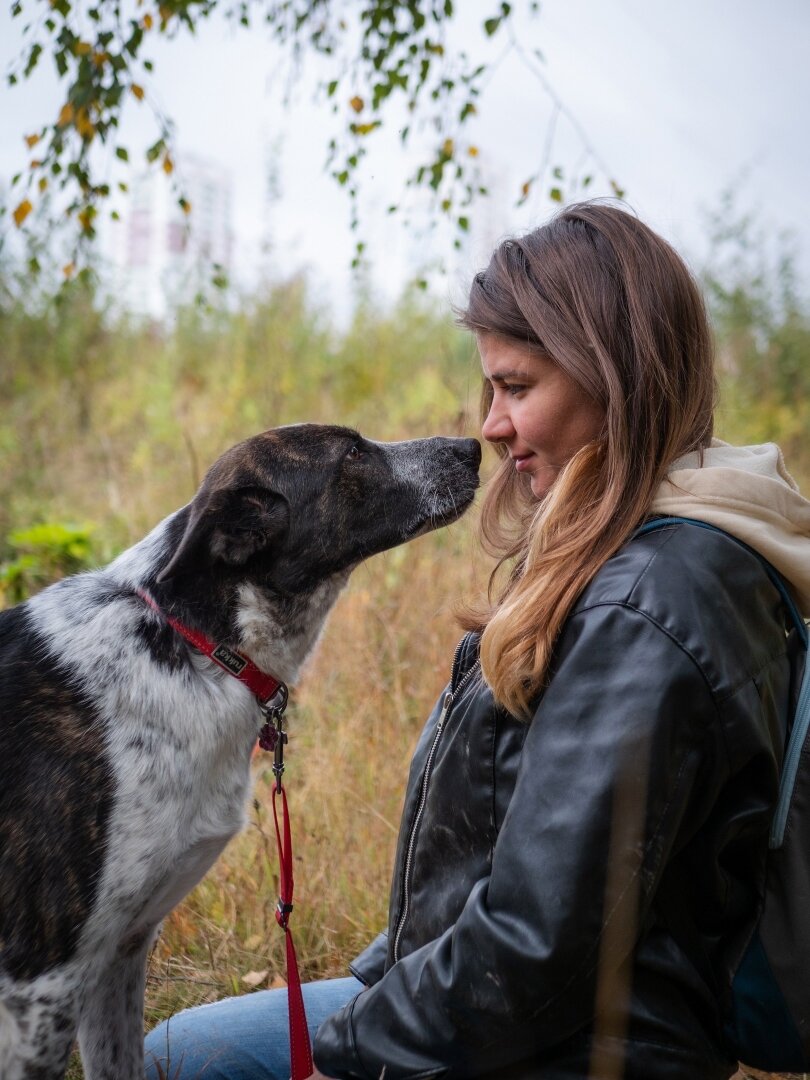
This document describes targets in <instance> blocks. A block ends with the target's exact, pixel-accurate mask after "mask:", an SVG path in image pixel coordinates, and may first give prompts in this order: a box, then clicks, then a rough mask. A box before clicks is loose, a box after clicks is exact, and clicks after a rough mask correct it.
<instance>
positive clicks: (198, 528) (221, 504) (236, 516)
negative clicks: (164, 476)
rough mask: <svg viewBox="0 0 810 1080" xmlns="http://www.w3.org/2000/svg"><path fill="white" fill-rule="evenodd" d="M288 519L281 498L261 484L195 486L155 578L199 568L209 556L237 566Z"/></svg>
mask: <svg viewBox="0 0 810 1080" xmlns="http://www.w3.org/2000/svg"><path fill="white" fill-rule="evenodd" d="M288 524H289V508H288V506H287V502H286V500H285V499H283V498H282V497H281V496H280V495H277V494H275V493H274V492H272V491H268V490H267V489H266V488H259V487H245V488H237V489H236V490H233V489H220V490H215V491H212V492H206V493H205V494H204V495H203V493H202V492H200V494H199V495H198V496H197V498H196V499H195V500H194V501H193V502H192V504H191V507H190V513H189V517H188V523H187V525H186V529H185V531H184V533H183V535H182V536H181V538H180V542H179V544H178V545H177V548H176V549H175V552H174V554H173V555H172V557H171V558H170V560H169V562H168V563H167V564H166V566H164V567H163V569H162V570H161V571H160V573H159V574H158V576H157V581H158V582H161V581H166V580H167V579H168V578H174V577H180V576H181V575H183V574H190V573H195V572H200V571H204V570H205V569H207V568H208V567H209V566H211V565H212V564H213V563H215V562H224V563H227V564H228V565H230V566H241V565H242V564H243V563H245V562H247V560H248V559H249V558H250V557H251V555H255V554H256V553H257V552H259V551H263V550H266V549H267V548H269V547H270V546H271V545H272V544H273V543H274V542H275V541H276V540H278V539H279V537H281V536H282V535H283V534H284V533H285V532H286V530H287V526H288Z"/></svg>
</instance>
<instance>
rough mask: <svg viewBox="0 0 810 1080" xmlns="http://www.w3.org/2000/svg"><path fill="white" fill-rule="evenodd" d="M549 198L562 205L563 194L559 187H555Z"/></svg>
mask: <svg viewBox="0 0 810 1080" xmlns="http://www.w3.org/2000/svg"><path fill="white" fill-rule="evenodd" d="M548 197H549V198H550V199H551V201H552V202H558V203H561V202H562V201H563V193H562V191H561V190H560V188H558V187H553V188H552V189H551V191H550V192H549V193H548Z"/></svg>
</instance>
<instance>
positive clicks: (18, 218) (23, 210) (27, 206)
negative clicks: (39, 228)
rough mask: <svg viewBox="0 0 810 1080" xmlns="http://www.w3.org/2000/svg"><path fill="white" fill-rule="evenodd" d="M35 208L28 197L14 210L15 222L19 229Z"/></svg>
mask: <svg viewBox="0 0 810 1080" xmlns="http://www.w3.org/2000/svg"><path fill="white" fill-rule="evenodd" d="M33 209H34V208H33V206H32V205H31V203H30V202H29V201H28V199H23V201H22V202H21V203H20V205H19V206H18V207H17V209H16V210H15V211H14V224H15V225H16V226H17V228H18V229H19V227H20V226H21V225H22V223H23V222H24V221H25V219H26V218H27V217H28V215H29V214H30V213H31V211H32V210H33Z"/></svg>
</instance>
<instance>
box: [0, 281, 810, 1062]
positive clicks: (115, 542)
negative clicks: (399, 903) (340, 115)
mask: <svg viewBox="0 0 810 1080" xmlns="http://www.w3.org/2000/svg"><path fill="white" fill-rule="evenodd" d="M3 297H4V299H3ZM735 310H736V309H735ZM779 310H782V309H777V308H774V309H773V311H774V318H773V319H772V320H771V322H770V323H768V325H767V326H764V325H763V323H762V319H761V316H760V315H757V313H756V312H755V313H754V315H752V316H751V318H750V319H749V321H748V323H745V321H744V318H743V316H741V315H740V314H739V312H737V314H736V315H734V312H733V311H732V310H731V308H730V307H729V306H728V305H727V306H726V307H725V308H723V307H722V305H720V306H718V307H717V310H716V320H717V326H718V336H719V342H720V356H721V361H722V383H723V385H722V389H723V395H724V396H723V399H722V400H723V406H722V410H721V414H720V423H719V432H718V433H719V434H720V435H721V436H724V435H725V436H728V437H730V438H732V439H733V440H734V441H758V440H760V439H762V438H774V437H775V438H777V439H780V440H782V441H783V442H784V443H785V448H786V450H787V451H788V454H789V457H788V460H789V464H790V465H791V466H792V468H793V470H794V472H795V474H796V475H797V478H799V479H801V480H802V481H803V483H804V485H805V487H806V486H807V484H808V481H810V447H808V445H807V441H806V431H807V430H808V414H807V401H808V395H807V394H805V393H804V390H805V389H807V387H806V382H807V380H808V379H809V378H810V375H808V370H810V346H809V345H808V343H810V330H808V323H807V319H806V317H805V316H804V315H801V313H796V312H794V313H792V314H791V313H790V312H787V313H785V312H784V311H783V314H782V316H781V321H779V319H777V317H776V316H777V315H778V311H779ZM732 315H734V318H732ZM735 319H736V321H735ZM757 319H759V322H757ZM724 320H725V321H724ZM0 341H2V365H1V366H0V395H2V400H3V410H2V414H1V415H0V456H2V468H1V469H0V601H1V602H3V603H6V604H8V603H12V602H14V601H16V600H17V599H21V598H23V597H24V596H25V595H27V594H29V593H30V592H32V591H35V590H36V589H38V588H40V587H41V586H42V585H44V584H46V583H47V582H48V581H50V580H53V579H54V578H56V577H58V576H60V575H61V574H63V573H65V572H68V571H71V570H73V569H81V568H83V567H85V566H89V565H93V564H98V563H102V562H106V561H107V560H108V559H109V558H110V557H112V556H113V555H114V554H115V553H116V552H118V551H120V550H122V549H123V548H124V547H126V546H128V545H129V544H130V543H132V542H134V541H135V540H137V539H139V538H140V537H141V536H142V535H143V534H144V533H145V532H146V531H147V530H148V529H149V528H150V527H151V526H152V525H153V524H154V523H156V522H157V521H158V520H160V519H161V518H162V517H163V516H164V515H165V514H167V513H168V512H170V511H171V510H173V509H175V508H176V507H177V506H179V505H182V504H183V503H184V502H186V501H188V499H189V498H190V497H191V495H192V494H193V491H194V490H195V487H196V485H197V483H198V482H199V480H200V479H201V477H202V474H203V473H204V471H205V468H206V466H207V465H208V464H209V463H210V462H211V461H213V459H214V458H215V457H216V456H217V454H218V453H219V452H221V451H222V450H223V449H224V448H226V447H227V446H229V445H230V444H232V443H233V442H235V441H237V440H238V439H240V438H244V437H246V436H248V435H251V434H253V433H255V432H256V431H258V430H261V429H263V428H266V427H270V426H275V425H277V424H280V423H288V422H293V421H299V420H318V421H323V422H341V423H346V424H351V425H354V426H357V427H359V428H360V429H361V430H362V431H363V432H364V433H365V434H368V435H370V436H371V437H374V438H385V439H394V438H403V437H411V436H421V435H428V434H433V433H442V434H476V433H477V395H478V385H479V376H478V373H477V367H476V364H477V361H476V358H475V353H474V348H473V344H472V342H471V340H470V339H469V337H468V336H466V335H464V334H462V333H461V332H460V331H459V330H457V329H456V328H455V327H454V326H453V325H452V322H451V320H450V318H449V317H448V315H447V314H446V312H445V311H443V310H441V309H438V310H437V308H436V307H435V306H434V305H432V304H431V303H430V301H429V300H427V299H425V298H423V297H421V295H418V294H417V295H409V296H406V297H405V298H403V300H402V302H401V303H400V305H399V306H398V307H397V308H396V309H395V310H394V311H392V312H379V311H377V310H375V308H374V306H373V304H371V302H369V301H366V302H365V303H361V304H360V305H359V307H358V312H357V314H356V316H355V319H354V321H353V323H352V325H351V326H350V327H349V328H348V329H347V330H344V331H341V332H338V331H336V330H335V329H334V328H333V327H332V325H331V322H330V319H329V316H328V314H327V313H324V312H323V311H319V310H317V309H316V308H314V307H313V305H312V304H311V302H310V301H309V299H308V297H307V292H306V286H305V283H304V282H303V281H302V280H298V279H296V280H292V281H289V282H286V283H283V284H279V285H275V286H273V287H272V288H268V289H267V290H265V291H264V292H263V293H262V294H261V295H260V296H255V297H248V298H243V299H242V301H241V302H240V303H239V304H237V305H235V306H234V307H232V308H231V309H228V310H226V309H224V308H223V309H222V310H219V311H216V310H214V311H212V310H203V309H190V310H187V311H184V312H181V313H180V314H179V316H178V319H177V323H176V325H175V326H174V327H173V328H171V329H169V330H166V329H161V328H158V327H150V326H144V325H139V324H135V323H131V322H128V321H127V320H125V319H121V318H113V317H112V316H111V315H110V314H109V313H106V314H105V312H104V310H103V305H100V304H99V303H98V301H97V299H96V298H95V297H94V295H93V293H92V290H87V289H85V288H84V287H83V286H82V285H81V283H76V285H75V287H71V288H69V289H68V290H67V291H66V292H64V293H63V294H62V295H61V298H60V299H59V300H58V301H54V299H53V298H52V297H50V296H47V295H41V296H39V297H38V298H35V299H34V300H33V301H31V300H29V301H27V302H24V301H23V300H22V299H20V294H19V292H18V291H15V290H14V289H12V288H10V287H9V289H8V291H7V293H2V292H0ZM785 357H786V358H787V359H785ZM791 451H792V455H791ZM488 569H489V568H488V565H487V562H486V560H485V559H484V557H483V556H482V555H480V553H479V552H478V549H477V545H476V540H475V515H474V513H473V514H471V515H469V516H468V517H467V518H466V519H464V520H463V521H462V522H460V523H458V524H456V525H455V526H453V527H452V528H450V529H449V530H446V531H443V532H440V533H437V534H435V535H432V536H429V537H425V538H421V539H419V540H417V541H414V542H412V543H411V544H409V545H407V546H406V547H404V548H401V549H398V550H396V551H394V552H390V553H388V554H386V555H383V556H378V557H377V558H375V559H373V560H371V561H370V562H369V563H368V564H366V565H364V566H363V567H362V568H361V569H360V570H358V571H357V572H356V573H355V575H354V577H353V579H352V581H351V583H350V585H349V587H348V589H347V590H346V592H345V593H344V595H343V596H342V598H341V600H340V601H339V603H338V605H337V608H336V610H335V611H334V613H333V615H332V617H331V620H330V622H329V624H328V628H327V631H326V633H325V635H324V638H323V641H322V643H321V646H320V648H319V651H318V653H317V655H316V657H315V658H314V661H313V662H312V664H311V666H310V668H309V669H308V671H307V673H306V677H305V679H304V680H303V682H302V683H301V685H300V686H299V687H298V688H296V690H295V693H294V695H293V699H292V704H291V707H290V710H289V727H290V732H291V738H290V745H289V750H288V771H287V776H286V783H287V787H288V791H289V798H290V804H291V809H292V815H293V826H294V830H295V833H294V840H295V850H296V867H295V873H296V900H297V903H296V909H295V914H294V916H293V920H294V922H293V925H294V930H295V937H296V943H297V947H298V952H299V958H300V961H301V966H302V970H303V975H304V977H305V978H314V977H318V976H323V975H338V974H345V969H346V962H347V961H348V960H349V959H350V958H351V957H352V956H353V955H354V954H355V953H356V952H358V951H359V950H360V949H361V948H362V947H363V946H364V945H365V944H366V943H367V942H368V940H369V939H370V938H371V937H372V936H373V935H374V934H376V933H377V931H378V930H379V929H381V928H382V927H383V926H384V924H385V922H386V911H387V889H388V879H389V875H390V872H391V864H392V858H393V849H394V842H395V834H396V828H397V822H398V816H399V808H400V803H401V797H402V792H403V788H404V783H405V779H406V773H407V767H408V760H409V755H410V751H411V749H412V747H413V746H414V744H415V741H416V739H417V737H418V734H419V731H420V729H421V726H422V723H423V720H424V718H425V716H426V715H427V712H428V710H429V708H430V706H431V704H432V702H433V700H434V698H435V697H436V695H437V694H438V693H439V691H440V690H441V688H442V686H443V684H444V682H445V680H446V679H447V676H448V672H449V665H450V661H451V658H452V650H453V647H454V644H455V642H456V640H457V638H458V636H459V630H458V627H457V624H456V622H455V618H454V608H455V605H456V604H457V603H458V602H459V601H461V600H463V599H465V598H470V597H471V596H473V595H474V594H475V593H476V591H477V590H479V589H481V588H482V587H484V585H485V583H486V577H487V573H488ZM254 768H255V772H256V787H255V797H254V800H253V805H252V809H251V815H250V825H249V827H248V829H247V830H246V832H245V833H244V834H243V835H242V836H240V837H239V838H238V839H237V840H236V841H234V842H233V843H232V844H231V846H230V847H229V848H228V850H227V851H226V853H225V855H224V857H223V858H222V859H221V860H220V861H219V862H218V863H217V864H216V866H215V867H214V868H213V869H212V871H211V872H210V873H209V875H208V876H207V877H206V878H205V880H204V881H203V882H201V883H200V885H198V886H197V888H196V889H195V890H194V891H193V892H192V893H191V894H190V895H189V897H187V899H186V900H185V901H184V902H183V903H182V904H181V905H180V906H179V907H178V908H177V909H176V910H175V911H174V912H172V914H171V915H170V916H169V918H168V919H167V920H166V923H165V925H164V927H163V931H162V933H161V936H160V938H159V940H158V942H157V944H156V946H155V948H154V951H153V953H152V955H151V958H150V963H149V976H148V993H147V1022H148V1023H149V1024H151V1023H152V1022H155V1021H157V1020H158V1019H160V1018H162V1017H165V1016H167V1015H170V1014H171V1013H173V1012H174V1011H176V1010H177V1009H179V1008H182V1007H184V1006H186V1005H190V1004H195V1003H199V1002H204V1001H211V1000H214V999H216V998H219V997H221V996H223V995H227V994H234V993H243V992H249V991H251V990H253V989H256V988H259V987H266V986H277V985H281V984H282V983H283V979H284V956H283V940H282V939H283V935H282V934H281V932H280V931H279V930H278V928H277V926H276V923H275V918H274V907H275V903H276V899H277V869H276V852H275V840H274V837H273V835H272V817H271V810H270V783H269V781H270V773H269V761H268V759H267V758H265V757H263V756H259V757H257V758H256V760H255V764H254ZM72 1068H73V1071H72V1073H71V1076H72V1077H73V1078H78V1077H79V1076H80V1075H81V1073H80V1069H79V1066H78V1065H77V1064H75V1065H74V1066H73V1067H72Z"/></svg>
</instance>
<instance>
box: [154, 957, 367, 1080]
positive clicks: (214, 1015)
mask: <svg viewBox="0 0 810 1080" xmlns="http://www.w3.org/2000/svg"><path fill="white" fill-rule="evenodd" d="M302 989H303V994H304V1007H305V1008H306V1011H307V1025H308V1027H309V1034H310V1038H314V1036H315V1032H316V1031H317V1030H318V1028H319V1026H320V1025H321V1024H322V1023H323V1021H324V1020H325V1019H326V1018H327V1016H330V1015H331V1014H332V1013H333V1012H337V1010H338V1009H339V1008H341V1007H342V1006H343V1005H345V1004H346V1003H347V1002H349V1001H351V1000H352V998H354V997H356V996H357V994H359V993H360V991H361V990H362V989H363V984H362V983H361V982H360V981H359V980H358V979H355V978H353V977H352V978H349V979H323V980H321V981H320V982H312V983H306V984H305V985H304V986H303V988H302ZM145 1049H146V1076H147V1078H148V1080H158V1078H159V1077H160V1076H161V1073H160V1072H159V1071H158V1065H160V1067H161V1069H162V1075H163V1076H164V1077H168V1080H197V1077H199V1078H200V1080H289V1076H290V1041H289V1028H288V1026H287V991H286V990H262V991H259V992H257V993H254V994H245V995H244V996H243V997H235V998H225V999H224V1000H223V1001H215V1002H213V1003H212V1004H211V1005H199V1006H197V1008H195V1009H185V1010H184V1011H183V1012H180V1013H177V1015H176V1016H172V1017H171V1018H170V1019H169V1020H164V1021H163V1023H162V1024H158V1026H157V1027H156V1028H153V1029H152V1031H150V1032H149V1034H148V1035H147V1036H146V1044H145Z"/></svg>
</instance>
